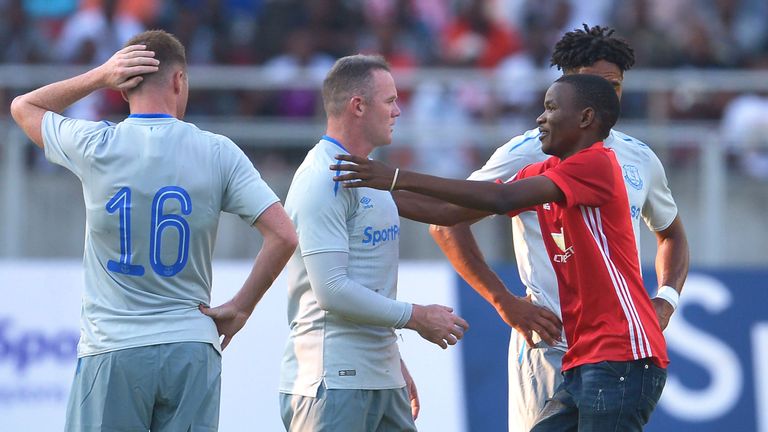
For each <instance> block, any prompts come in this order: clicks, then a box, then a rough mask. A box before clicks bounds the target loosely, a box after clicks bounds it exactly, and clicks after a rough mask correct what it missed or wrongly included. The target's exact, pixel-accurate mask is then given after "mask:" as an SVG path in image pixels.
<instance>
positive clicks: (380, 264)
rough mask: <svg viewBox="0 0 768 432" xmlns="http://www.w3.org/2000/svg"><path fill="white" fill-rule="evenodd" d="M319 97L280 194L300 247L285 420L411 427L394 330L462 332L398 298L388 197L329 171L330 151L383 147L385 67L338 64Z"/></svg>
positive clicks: (296, 429)
mask: <svg viewBox="0 0 768 432" xmlns="http://www.w3.org/2000/svg"><path fill="white" fill-rule="evenodd" d="M322 93H323V103H324V107H325V111H326V113H327V117H328V123H327V129H326V134H325V135H324V136H323V137H322V138H321V139H320V141H319V142H318V143H317V144H316V145H315V146H314V147H313V148H312V149H311V150H310V151H309V153H308V154H307V156H306V158H305V159H304V161H303V163H302V164H301V166H299V168H298V170H297V171H296V174H295V176H294V178H293V182H292V183H291V187H290V189H289V191H288V197H287V198H286V210H287V212H288V214H289V215H290V217H291V219H292V220H293V223H294V224H295V226H296V230H297V232H298V235H299V247H298V248H297V250H296V252H295V253H294V255H293V257H292V258H291V259H290V261H289V263H288V267H287V268H288V318H289V321H290V329H291V330H290V336H289V340H288V343H287V346H286V349H285V355H284V357H283V364H282V377H281V382H280V393H281V395H280V405H281V411H282V417H283V423H284V425H285V428H286V430H288V431H292V432H300V431H361V432H365V431H415V430H416V426H415V423H414V419H415V418H416V416H417V415H418V409H419V400H418V396H417V394H416V387H415V385H414V384H413V380H412V379H411V377H410V375H409V374H408V370H407V369H406V366H405V364H404V363H403V361H402V359H401V357H400V352H399V350H398V346H397V335H396V334H395V329H398V328H403V327H404V328H409V329H413V330H416V331H417V332H418V333H419V334H420V335H421V336H422V337H423V338H424V339H427V340H429V341H431V342H433V343H435V344H437V345H439V346H441V347H442V348H446V347H447V346H448V345H454V344H456V342H457V341H458V340H459V339H461V338H462V336H463V334H464V331H466V329H467V328H468V326H467V323H466V322H465V321H464V320H463V319H461V318H460V317H458V316H456V315H455V314H453V313H452V309H451V308H449V307H445V306H440V305H429V306H422V305H417V304H410V303H405V302H401V301H397V300H396V295H397V266H398V253H399V236H400V219H399V216H398V212H397V208H396V207H395V203H394V202H393V200H392V196H391V195H390V193H389V192H381V191H378V190H374V189H355V190H352V189H345V188H342V187H340V183H338V182H334V181H333V180H332V175H331V173H329V172H328V166H329V165H330V164H332V163H334V158H333V157H334V155H336V154H337V153H340V152H341V153H345V154H351V155H357V156H360V157H362V158H366V157H368V155H369V154H370V153H371V152H372V151H373V150H374V149H375V148H377V147H381V146H385V145H388V144H389V143H390V142H391V141H392V128H393V126H394V124H395V119H396V118H397V117H398V116H399V115H400V109H399V108H398V106H397V90H396V88H395V82H394V80H393V78H392V75H391V74H390V70H389V66H388V65H387V63H386V62H385V61H384V60H383V59H382V58H381V57H379V56H365V55H354V56H349V57H344V58H341V59H339V60H338V61H337V62H336V63H335V64H334V66H333V67H332V68H331V70H330V71H329V73H328V75H327V77H326V78H325V81H324V82H323V91H322Z"/></svg>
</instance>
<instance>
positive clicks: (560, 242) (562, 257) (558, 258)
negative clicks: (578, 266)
mask: <svg viewBox="0 0 768 432" xmlns="http://www.w3.org/2000/svg"><path fill="white" fill-rule="evenodd" d="M550 234H551V235H552V240H554V241H555V244H556V245H557V247H558V249H560V251H562V252H563V253H562V254H555V256H553V257H552V260H553V261H554V262H556V263H565V262H567V261H568V258H570V257H572V256H573V246H568V247H565V236H564V235H563V229H562V228H560V232H559V233H550Z"/></svg>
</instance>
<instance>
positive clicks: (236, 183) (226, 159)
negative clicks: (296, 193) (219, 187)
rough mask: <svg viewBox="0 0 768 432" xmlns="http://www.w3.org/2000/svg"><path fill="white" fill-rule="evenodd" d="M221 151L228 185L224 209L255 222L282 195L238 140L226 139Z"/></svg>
mask: <svg viewBox="0 0 768 432" xmlns="http://www.w3.org/2000/svg"><path fill="white" fill-rule="evenodd" d="M220 155H221V168H222V179H223V187H224V194H223V197H222V201H221V210H222V211H225V212H227V213H233V214H236V215H238V216H240V218H241V219H243V220H244V221H245V222H246V223H248V224H249V225H253V224H254V223H255V222H256V219H258V218H259V216H261V213H262V212H264V210H266V209H267V207H269V206H271V205H272V204H274V203H276V202H277V201H279V200H280V199H279V198H278V197H277V195H275V193H274V192H273V191H272V189H270V187H269V186H268V185H267V183H266V182H265V181H264V180H263V179H262V178H261V175H260V174H259V172H258V171H257V170H256V168H254V166H253V164H252V163H251V161H250V160H249V159H248V157H247V156H246V155H245V153H243V151H242V150H240V148H239V147H237V146H236V145H235V143H233V142H232V141H229V140H224V141H223V142H222V144H221V153H220Z"/></svg>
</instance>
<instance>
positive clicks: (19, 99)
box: [11, 95, 24, 123]
mask: <svg viewBox="0 0 768 432" xmlns="http://www.w3.org/2000/svg"><path fill="white" fill-rule="evenodd" d="M23 106H24V95H21V96H16V97H15V98H13V102H11V117H13V120H14V121H16V123H19V122H20V121H21V118H22V111H23V108H22V107H23Z"/></svg>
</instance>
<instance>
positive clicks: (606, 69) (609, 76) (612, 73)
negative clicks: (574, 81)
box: [566, 60, 624, 100]
mask: <svg viewBox="0 0 768 432" xmlns="http://www.w3.org/2000/svg"><path fill="white" fill-rule="evenodd" d="M572 74H587V75H597V76H601V77H603V78H605V79H606V81H608V82H609V83H611V85H612V86H613V89H614V90H616V95H617V96H618V97H619V100H621V91H622V84H623V82H624V73H623V72H622V71H621V69H619V67H618V66H616V64H615V63H611V62H608V61H605V60H598V61H596V62H594V63H593V64H592V65H591V66H584V67H580V68H578V69H573V70H570V71H568V72H566V75H572Z"/></svg>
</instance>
